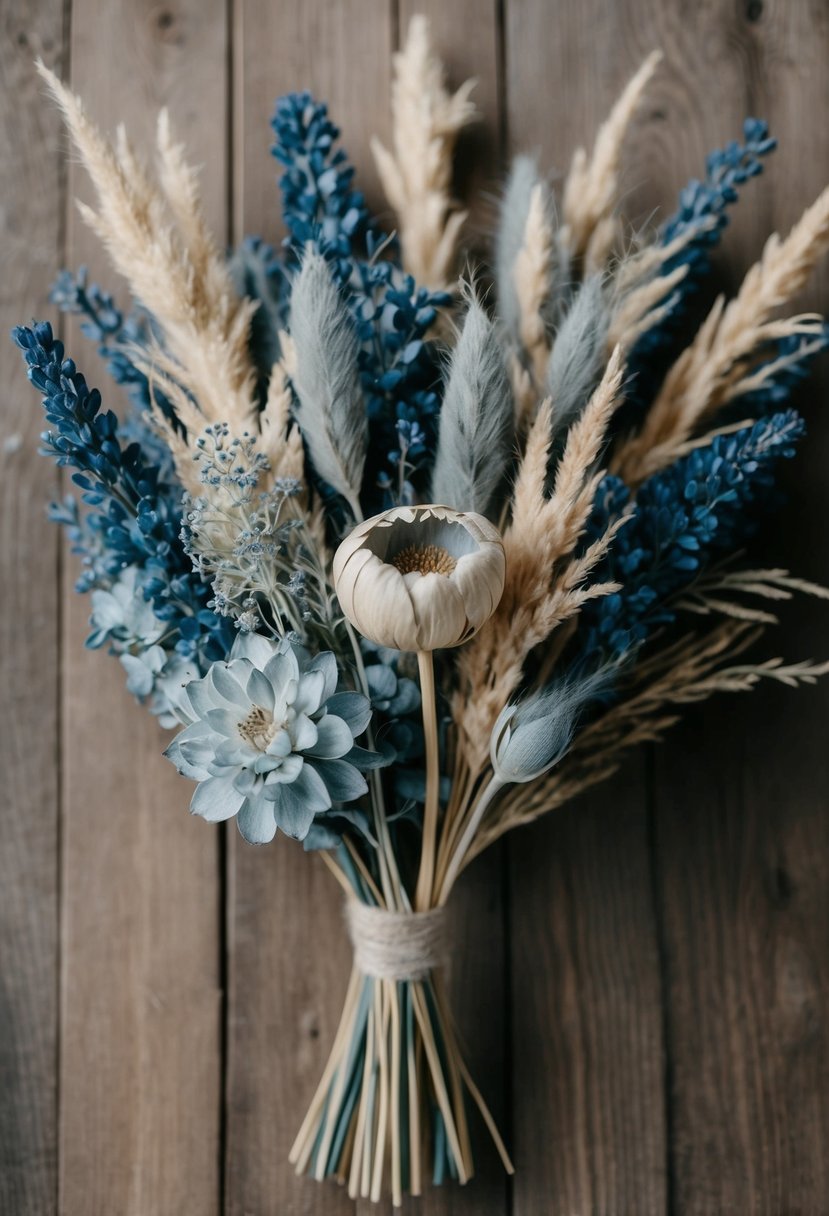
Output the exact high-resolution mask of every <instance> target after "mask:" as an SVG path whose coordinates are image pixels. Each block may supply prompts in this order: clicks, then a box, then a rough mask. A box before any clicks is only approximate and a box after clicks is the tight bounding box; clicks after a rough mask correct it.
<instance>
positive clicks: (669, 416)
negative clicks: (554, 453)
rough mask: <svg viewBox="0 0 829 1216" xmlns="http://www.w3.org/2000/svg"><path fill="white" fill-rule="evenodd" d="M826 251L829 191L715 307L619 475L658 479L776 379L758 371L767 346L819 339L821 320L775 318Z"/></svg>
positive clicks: (622, 457) (619, 460)
mask: <svg viewBox="0 0 829 1216" xmlns="http://www.w3.org/2000/svg"><path fill="white" fill-rule="evenodd" d="M827 250H829V187H827V188H826V189H825V190H824V191H823V193H822V194H821V195H819V197H818V198H817V200H816V201H815V202H814V203H813V204H812V206H811V207H809V208H808V210H807V211H805V212H804V214H803V215H802V216H801V218H800V219H799V220H798V222H797V223H796V224H795V226H794V228H792V230H791V232H790V233H789V235H788V236H787V237H786V238H785V240H782V239H781V238H780V236H779V235H778V234H777V233H774V234H773V235H772V236H770V237H769V239H768V241H767V242H766V247H765V249H764V250H763V254H762V256H761V258H760V260H759V261H758V262H756V263H755V265H754V266H752V267H751V269H750V270H749V272H748V274H747V275H746V276H745V278H744V279H743V282H742V286H741V287H740V290H739V292H738V294H737V295H736V296H735V297H734V299H733V300H731V302H730V303H728V304H726V302H725V299H724V297H722V296H721V297H720V298H719V299H718V300H717V301H716V302H715V304H714V306H713V308H712V309H711V311H710V313H709V314H708V316H707V318H706V319H705V321H704V322H703V324H702V325H701V327H700V329H699V331H698V333H697V335H696V337H695V338H694V341H693V342H692V343H691V344H690V345H689V346H687V347H686V348H685V350H684V351H683V352H682V354H681V355H680V357H679V358H678V359H677V361H676V363H675V364H674V365H673V367H672V368H671V370H670V371H669V373H668V375H667V376H666V377H665V381H664V383H663V385H662V388H661V389H660V391H659V395H658V396H657V398H656V400H655V401H654V403H653V405H652V406H651V408H650V410H649V411H648V415H647V418H646V419H645V423H644V425H643V427H642V430H641V431H640V432H639V433H638V434H637V435H634V436H632V437H631V438H630V439H628V440H627V441H626V442H625V443H624V444H623V445H622V446H621V447H620V448H619V450H618V451H617V453H616V456H615V459H614V462H613V470H614V472H616V473H618V474H619V475H620V476H622V477H624V478H625V480H626V481H628V482H629V483H630V484H631V485H635V484H638V483H639V482H640V481H642V480H643V479H644V478H646V477H649V476H650V475H651V474H652V473H655V472H658V470H659V469H661V468H664V467H665V466H666V465H668V464H670V463H671V462H672V461H674V460H675V459H676V457H677V455H678V454H680V452H681V451H682V450H683V448H684V446H685V445H686V444H687V442H688V441H689V439H690V438H691V436H692V435H693V433H694V431H695V430H696V429H697V427H698V426H699V425H700V424H701V423H703V422H706V421H707V420H708V419H710V418H711V417H712V415H714V414H715V413H716V412H717V411H718V410H719V409H720V408H721V407H722V406H724V405H726V404H727V403H728V402H730V401H734V400H735V399H736V398H738V397H740V396H741V395H743V394H745V393H747V392H750V391H752V389H754V388H756V387H758V386H759V384H760V383H761V381H762V380H763V379H764V378H766V377H767V376H768V375H769V374H771V371H770V368H769V367H766V368H765V369H760V370H757V371H753V365H754V363H755V362H756V360H757V358H758V354H759V353H760V352H761V351H762V350H763V348H764V347H766V345H767V344H768V343H770V342H772V341H775V340H777V339H780V338H785V337H789V336H798V337H802V338H807V339H808V338H809V337H810V336H813V337H814V338H815V340H816V339H817V337H818V335H819V333H820V329H821V325H822V322H821V319H820V318H819V317H815V316H811V315H801V316H795V317H787V318H783V319H779V318H774V316H773V314H774V312H775V310H776V309H777V308H779V307H780V306H781V305H782V304H785V303H787V302H788V301H789V300H790V299H791V298H792V297H793V296H795V295H796V294H797V293H798V292H799V291H800V290H801V289H802V288H803V287H804V286H805V284H806V281H807V279H808V277H809V275H810V274H811V272H812V270H813V269H814V267H815V265H816V264H817V262H818V261H819V260H820V258H821V257H822V256H823V254H824V253H825V252H826V251H827ZM777 366H778V368H779V366H780V364H779V362H778V364H777Z"/></svg>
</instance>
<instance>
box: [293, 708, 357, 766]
mask: <svg viewBox="0 0 829 1216" xmlns="http://www.w3.org/2000/svg"><path fill="white" fill-rule="evenodd" d="M317 731H318V734H319V737H318V738H317V740H316V741H315V743H314V744H313V746H312V747H307V748H305V749H304V750H305V751H307V752H308V753H309V755H311V756H321V757H323V758H324V759H325V760H337V759H339V757H340V756H344V755H345V754H346V752H350V751H351V748H352V746H353V743H354V737H353V736H352V734H351V730H350V728H349V726H348V723H347V722H344V721H343V720H342V718H335V717H334V715H333V714H326V715H325V717H324V718H321V719H320V721H319V722H318V723H317Z"/></svg>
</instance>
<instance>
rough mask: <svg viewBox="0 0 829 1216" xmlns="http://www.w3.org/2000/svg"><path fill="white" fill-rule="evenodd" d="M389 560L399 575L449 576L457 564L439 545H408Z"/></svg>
mask: <svg viewBox="0 0 829 1216" xmlns="http://www.w3.org/2000/svg"><path fill="white" fill-rule="evenodd" d="M391 560H392V565H393V566H396V567H397V569H398V570H399V571H400V573H401V574H415V573H416V574H451V573H452V571H453V570H454V569H455V566H456V565H457V564H458V563H457V562H456V561H455V559H454V557H453V556H452V554H451V553H449V552H448V551H447V550H446V549H444V548H442V547H441V546H440V545H409V546H408V548H406V549H401V550H400V552H399V553H398V554H397V555H396V556H395V557H393V558H392V559H391Z"/></svg>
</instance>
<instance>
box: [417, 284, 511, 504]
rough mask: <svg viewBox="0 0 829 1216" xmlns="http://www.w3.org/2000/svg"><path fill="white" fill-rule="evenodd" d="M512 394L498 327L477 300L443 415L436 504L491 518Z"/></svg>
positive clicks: (507, 444)
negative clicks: (487, 515)
mask: <svg viewBox="0 0 829 1216" xmlns="http://www.w3.org/2000/svg"><path fill="white" fill-rule="evenodd" d="M513 418H514V411H513V402H512V390H511V388H510V382H509V376H508V374H507V369H506V366H505V364H504V359H503V355H502V352H501V346H500V344H499V342H498V339H497V335H496V333H495V327H494V325H493V324H492V322H491V321H490V320H489V317H488V316H487V315H486V313H485V312H484V310H483V308H481V305H480V304H479V303H478V302H477V300H474V299H472V300H470V302H469V308H468V310H467V313H466V317H465V320H464V324H463V329H462V330H461V335H460V337H459V339H458V342H457V345H456V346H455V349H454V351H453V352H452V358H451V361H450V364H449V372H448V377H447V382H446V390H445V393H444V397H443V405H442V407H441V413H440V427H439V431H438V446H437V455H436V457H435V468H434V472H433V474H432V500H433V501H434V502H438V503H442V504H443V505H444V506H447V507H455V508H456V509H458V510H463V511H476V512H477V513H478V514H479V515H486V514H487V513H488V512H489V511H490V509H491V507H492V502H493V498H494V497H495V494H496V492H497V490H498V488H499V486H500V485H501V482H502V480H503V478H504V476H505V474H506V469H507V463H508V461H509V458H510V454H511V448H512V439H513V433H514V422H513Z"/></svg>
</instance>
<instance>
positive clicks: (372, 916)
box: [345, 899, 449, 980]
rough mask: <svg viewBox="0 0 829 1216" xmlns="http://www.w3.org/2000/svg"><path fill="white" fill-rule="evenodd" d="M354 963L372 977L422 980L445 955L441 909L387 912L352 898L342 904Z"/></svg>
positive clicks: (445, 939) (438, 965) (443, 960)
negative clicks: (352, 948)
mask: <svg viewBox="0 0 829 1216" xmlns="http://www.w3.org/2000/svg"><path fill="white" fill-rule="evenodd" d="M345 916H346V921H347V923H348V932H349V935H350V937H351V942H352V944H353V946H354V962H355V964H356V966H357V968H358V970H360V971H362V973H363V975H370V976H374V977H375V978H376V979H389V980H422V979H425V978H426V976H427V975H428V974H429V972H430V971H434V970H435V969H436V968H437V967H440V966H442V965H443V964H444V963H445V962H446V961H447V958H448V953H449V949H448V947H449V943H448V936H447V921H446V909H445V908H432V909H431V911H429V912H388V911H386V909H385V908H372V907H370V906H369V905H368V904H363V903H360V902H359V901H358V900H356V899H349V900H348V902H347V903H346V906H345Z"/></svg>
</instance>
